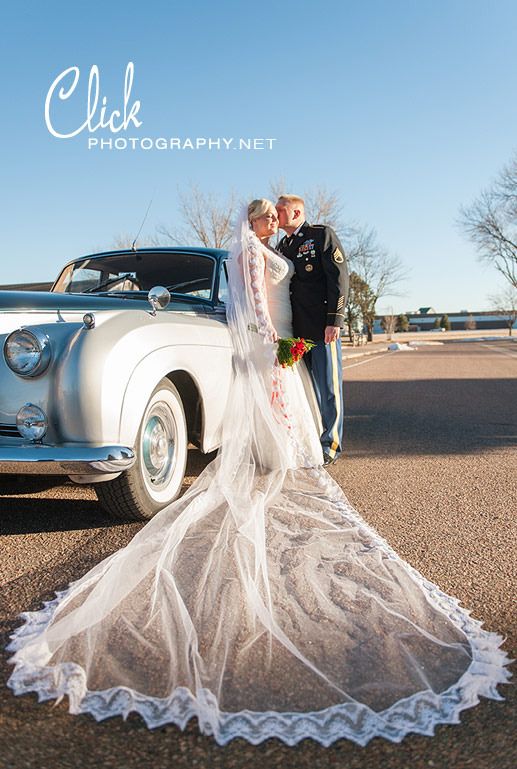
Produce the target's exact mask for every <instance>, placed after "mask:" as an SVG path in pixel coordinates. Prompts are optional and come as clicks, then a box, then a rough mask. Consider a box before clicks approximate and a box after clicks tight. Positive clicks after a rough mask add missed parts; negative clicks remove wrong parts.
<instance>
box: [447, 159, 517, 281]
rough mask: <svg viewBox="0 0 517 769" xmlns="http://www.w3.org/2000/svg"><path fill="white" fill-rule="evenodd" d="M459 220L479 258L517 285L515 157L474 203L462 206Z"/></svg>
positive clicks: (516, 179) (516, 161) (516, 170)
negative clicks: (474, 246)
mask: <svg viewBox="0 0 517 769" xmlns="http://www.w3.org/2000/svg"><path fill="white" fill-rule="evenodd" d="M459 224H460V226H461V227H462V228H463V230H464V231H465V233H466V234H467V236H468V237H469V238H470V240H472V242H473V243H474V244H475V245H476V248H477V250H478V252H479V255H480V258H481V260H482V261H485V262H487V263H488V264H490V265H492V266H493V267H495V268H496V270H498V271H499V272H500V273H501V274H502V275H504V277H505V278H506V280H507V281H509V283H510V285H511V286H514V287H515V288H517V157H515V158H514V159H513V160H512V161H511V163H510V164H509V165H507V166H506V167H505V168H503V170H502V171H501V172H500V173H499V175H498V176H497V178H496V179H495V181H494V182H493V184H492V185H491V187H489V188H488V189H487V190H485V191H484V192H482V193H481V195H480V196H479V198H478V199H477V200H475V201H474V203H472V204H471V205H470V206H467V207H464V208H462V209H461V211H460V221H459Z"/></svg>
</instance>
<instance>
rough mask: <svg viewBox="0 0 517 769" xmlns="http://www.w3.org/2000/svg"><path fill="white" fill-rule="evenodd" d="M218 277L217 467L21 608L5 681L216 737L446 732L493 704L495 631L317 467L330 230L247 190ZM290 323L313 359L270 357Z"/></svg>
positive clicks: (100, 712)
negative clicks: (222, 392) (101, 556)
mask: <svg viewBox="0 0 517 769" xmlns="http://www.w3.org/2000/svg"><path fill="white" fill-rule="evenodd" d="M279 226H280V227H281V228H282V229H283V230H284V231H285V233H286V235H285V237H283V238H282V240H281V241H280V242H279V244H278V246H277V250H276V249H274V248H272V247H271V246H270V245H269V240H270V238H271V237H273V236H274V235H275V234H276V232H277V230H278V227H279ZM227 268H228V298H227V304H226V315H227V319H228V327H229V331H230V335H231V339H232V356H233V364H234V365H233V369H234V371H233V379H232V383H231V390H230V394H229V397H228V402H227V406H226V411H225V416H224V419H223V434H222V443H221V448H220V450H219V452H218V454H217V456H216V458H215V459H213V460H212V461H211V462H210V463H209V464H208V465H207V466H206V467H205V468H204V470H203V471H202V472H201V474H200V475H199V476H198V477H197V478H196V480H195V481H194V482H193V483H192V485H191V486H190V487H189V488H188V489H187V490H186V491H185V493H184V494H183V496H182V497H180V498H179V499H177V500H175V501H174V502H172V503H171V504H170V505H168V506H167V507H165V508H164V509H163V510H161V511H160V512H159V513H158V514H157V515H156V516H155V517H154V518H152V519H151V520H150V521H149V522H148V523H147V524H146V526H144V527H143V528H142V529H141V530H140V531H139V532H138V533H137V534H136V536H135V537H134V538H133V539H132V540H131V542H129V543H128V545H126V547H124V548H122V549H121V550H119V551H118V552H116V553H113V555H110V556H108V557H107V558H106V559H105V560H104V561H102V562H101V563H99V564H98V565H97V566H95V567H94V568H93V569H91V570H90V571H89V572H88V573H87V574H85V575H84V576H82V577H80V578H79V579H78V580H77V581H75V582H72V583H71V584H70V585H69V586H68V588H66V589H65V590H64V591H61V592H59V593H57V596H56V598H55V599H54V600H53V601H51V602H48V603H46V604H45V605H44V606H43V608H42V609H40V610H39V611H36V612H34V611H31V612H26V613H25V614H24V615H22V616H23V619H24V624H23V625H21V626H19V627H18V628H16V630H15V631H14V633H13V635H12V636H11V638H12V642H11V644H10V646H9V649H10V650H11V651H13V652H14V656H13V657H12V658H11V660H10V662H11V663H12V664H13V665H14V670H13V673H12V675H11V677H10V679H9V681H8V685H9V686H10V687H11V688H12V689H13V691H14V692H15V694H24V693H27V692H37V694H38V700H39V701H42V700H49V699H57V700H58V701H59V700H61V699H62V698H63V697H65V696H67V697H68V700H69V710H70V712H71V713H74V714H84V713H89V714H91V715H92V716H93V717H94V718H95V719H96V720H102V719H105V718H108V717H111V716H117V715H120V716H123V717H124V718H126V717H127V716H128V715H129V714H130V713H138V714H139V715H140V716H141V717H142V718H143V719H144V721H145V723H146V724H147V726H148V727H149V728H156V727H163V726H164V725H165V724H175V725H176V726H178V727H180V728H181V729H184V728H185V726H186V724H187V722H188V721H189V720H190V719H192V718H197V721H198V725H199V729H200V730H201V732H202V733H203V734H206V735H212V736H213V738H214V739H215V740H216V742H217V743H218V744H219V745H225V744H226V743H228V742H229V741H230V740H233V739H234V738H236V737H242V738H244V739H246V740H247V741H248V742H250V743H252V744H254V745H257V744H258V743H260V742H263V741H264V740H267V739H269V738H272V737H274V738H277V739H280V740H282V741H283V742H285V743H286V744H287V745H295V744H297V743H299V742H300V741H301V740H303V739H305V738H311V739H313V740H316V741H317V742H319V743H320V744H321V745H325V746H328V745H330V744H332V743H333V742H335V741H336V740H339V739H342V738H347V739H350V740H353V741H354V742H355V743H357V744H359V745H366V744H367V743H368V742H369V741H370V740H371V739H373V738H374V737H383V738H384V739H387V740H391V741H393V742H400V740H402V739H403V738H404V737H405V736H406V735H407V734H408V733H410V732H416V733H419V734H426V735H432V734H433V732H434V729H435V727H436V726H437V725H438V724H443V723H458V722H459V720H460V714H461V712H462V711H463V710H464V709H466V708H469V707H473V706H474V705H477V704H478V702H479V698H480V696H481V695H482V696H484V697H489V698H492V699H500V698H501V697H500V694H499V693H498V691H497V688H496V687H497V686H498V684H502V683H505V682H506V681H507V680H508V679H509V677H510V675H509V672H508V671H507V670H506V666H507V665H508V664H509V659H508V655H507V654H506V652H505V651H504V650H502V649H500V648H499V647H500V645H501V644H502V642H503V639H502V638H501V636H499V635H497V634H496V633H492V632H489V631H486V630H484V629H482V627H481V623H480V622H479V621H478V620H475V619H473V618H472V617H471V616H470V613H469V612H468V611H467V610H464V609H462V608H461V606H459V604H458V601H457V600H456V599H455V598H454V597H452V596H450V595H447V594H446V593H445V592H443V591H442V590H440V588H439V587H438V586H437V585H434V584H433V583H432V582H430V581H429V580H427V579H426V578H425V577H424V576H422V575H421V574H420V573H419V572H417V571H416V569H414V568H412V567H411V566H410V565H409V564H408V563H406V562H405V561H404V560H403V559H402V558H400V557H399V556H398V555H397V553H396V552H395V551H394V550H393V549H392V548H391V547H390V546H389V545H388V543H387V542H386V541H385V540H383V539H382V538H381V537H380V536H379V535H378V534H377V532H375V531H374V530H373V529H372V528H371V527H370V526H369V525H368V523H367V522H366V521H365V520H364V519H363V518H362V517H361V515H360V514H359V512H358V511H357V510H355V509H354V508H353V506H352V505H351V504H350V502H349V501H348V499H347V498H346V496H345V494H344V492H343V489H342V488H341V487H340V486H339V485H338V484H337V483H336V482H335V481H334V479H333V478H332V477H331V475H330V474H329V473H328V472H326V470H324V468H323V467H322V464H323V462H324V461H325V463H328V462H329V461H332V460H333V459H334V458H335V457H336V456H337V455H338V454H339V452H340V451H341V448H342V435H341V432H340V431H341V425H342V399H341V373H340V372H341V367H340V363H341V357H340V354H339V353H340V351H339V345H340V343H339V328H340V325H341V323H342V320H343V306H344V304H345V302H346V298H347V276H346V262H345V257H344V254H343V249H342V248H341V245H340V243H339V241H338V239H337V237H336V235H335V234H334V233H333V231H332V230H331V229H330V228H328V227H324V226H318V225H309V224H308V223H307V222H306V221H305V215H304V209H303V201H302V200H301V199H300V198H299V197H296V196H283V197H282V198H280V199H279V200H278V203H277V207H276V208H275V206H274V205H273V204H272V203H271V202H270V201H267V200H265V199H260V200H254V201H252V202H251V203H250V204H249V205H248V206H245V207H244V208H243V210H242V212H241V214H240V217H239V220H238V222H237V224H236V227H235V232H234V236H233V241H232V245H231V249H230V255H229V259H228V261H227ZM293 333H294V334H296V335H300V336H304V337H306V338H311V339H314V341H315V342H316V346H315V347H314V348H312V350H310V352H309V358H308V363H309V366H308V367H306V366H305V365H298V366H293V367H292V368H290V367H287V368H283V367H282V366H281V365H279V362H278V360H277V357H276V350H277V344H276V343H277V340H278V339H279V337H280V338H284V337H287V338H289V337H292V335H293ZM309 370H310V372H311V374H312V377H309ZM304 377H306V381H304ZM314 391H316V395H317V398H318V402H319V404H320V409H321V422H322V423H323V424H322V426H321V430H318V429H317V428H316V424H317V419H316V418H315V415H314V412H313V411H312V410H311V406H310V395H311V392H312V393H314ZM316 416H317V415H316ZM320 440H321V442H320ZM322 447H323V452H324V453H325V454H326V457H324V456H323V452H322ZM160 731H161V729H160ZM173 737H174V733H173V732H171V733H170V734H168V736H167V738H166V739H170V738H173ZM158 739H159V738H158Z"/></svg>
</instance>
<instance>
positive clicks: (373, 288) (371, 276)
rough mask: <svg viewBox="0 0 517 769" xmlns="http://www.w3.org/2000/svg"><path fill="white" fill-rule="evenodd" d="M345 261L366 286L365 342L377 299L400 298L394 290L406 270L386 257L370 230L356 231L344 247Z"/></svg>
mask: <svg viewBox="0 0 517 769" xmlns="http://www.w3.org/2000/svg"><path fill="white" fill-rule="evenodd" d="M347 251H348V260H349V263H350V265H351V267H352V268H353V270H354V271H355V272H356V273H357V275H358V276H359V277H360V278H361V280H362V281H364V283H365V284H366V285H367V286H368V301H367V302H365V307H364V308H363V320H364V323H365V325H366V328H367V337H368V341H369V342H371V341H372V338H373V324H374V322H375V306H376V304H377V302H378V301H379V299H380V298H381V297H385V296H402V295H403V294H401V293H400V292H399V291H396V290H395V289H396V288H397V286H398V285H399V283H401V282H402V281H403V280H405V279H406V277H407V268H406V267H405V266H404V264H403V263H402V261H401V260H400V258H399V257H398V256H394V255H392V254H390V253H389V252H388V251H387V250H386V249H385V248H384V247H383V246H381V245H380V244H379V242H378V240H377V233H376V232H375V230H374V229H373V227H363V228H356V230H355V232H354V236H353V238H352V239H351V241H350V242H349V244H348V249H347Z"/></svg>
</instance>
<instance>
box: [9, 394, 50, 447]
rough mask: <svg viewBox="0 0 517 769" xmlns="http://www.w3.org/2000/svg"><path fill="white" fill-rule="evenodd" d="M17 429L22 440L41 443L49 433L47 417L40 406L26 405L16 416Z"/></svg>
mask: <svg viewBox="0 0 517 769" xmlns="http://www.w3.org/2000/svg"><path fill="white" fill-rule="evenodd" d="M16 427H17V428H18V432H19V433H20V435H21V436H22V438H29V439H30V440H31V441H39V440H41V438H43V436H44V435H45V433H46V432H47V417H46V414H45V412H44V411H42V410H41V409H40V407H39V406H35V405H34V404H33V403H26V404H25V406H22V407H21V409H20V410H19V412H18V413H17V414H16Z"/></svg>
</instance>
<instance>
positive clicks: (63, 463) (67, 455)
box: [0, 442, 135, 476]
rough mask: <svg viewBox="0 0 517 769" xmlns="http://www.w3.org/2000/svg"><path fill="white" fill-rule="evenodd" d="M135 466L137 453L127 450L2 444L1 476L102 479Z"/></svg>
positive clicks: (98, 447)
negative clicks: (69, 476) (62, 476)
mask: <svg viewBox="0 0 517 769" xmlns="http://www.w3.org/2000/svg"><path fill="white" fill-rule="evenodd" d="M134 462H135V455H134V452H133V450H132V449H129V448H127V447H126V446H89V445H81V444H77V443H74V444H64V445H61V446H49V445H46V444H42V443H18V444H11V445H6V444H5V443H4V444H2V443H1V442H0V474H9V475H71V476H74V475H82V476H86V475H101V474H103V473H107V474H109V473H121V472H123V471H124V470H129V468H130V467H132V465H133V464H134Z"/></svg>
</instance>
